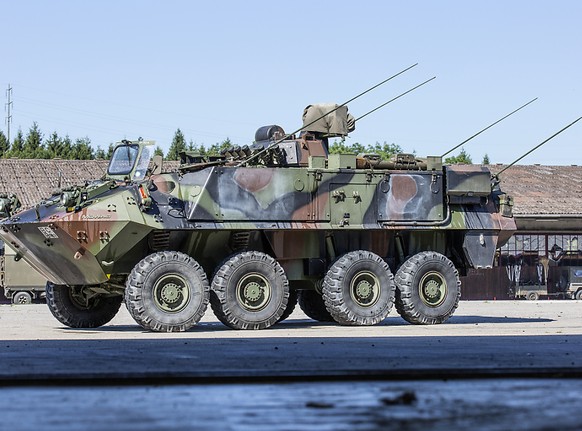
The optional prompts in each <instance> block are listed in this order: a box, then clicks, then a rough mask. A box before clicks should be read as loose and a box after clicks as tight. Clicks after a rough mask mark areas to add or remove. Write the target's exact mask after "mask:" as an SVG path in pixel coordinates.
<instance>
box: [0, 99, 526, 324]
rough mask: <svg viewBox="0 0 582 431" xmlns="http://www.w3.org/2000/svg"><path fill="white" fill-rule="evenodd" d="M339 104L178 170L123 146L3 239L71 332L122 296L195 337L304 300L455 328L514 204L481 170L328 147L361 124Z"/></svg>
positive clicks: (363, 317)
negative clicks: (471, 281) (103, 166)
mask: <svg viewBox="0 0 582 431" xmlns="http://www.w3.org/2000/svg"><path fill="white" fill-rule="evenodd" d="M334 106H335V108H334V110H333V112H331V111H330V106H328V105H324V106H320V105H310V106H309V107H308V108H306V110H305V113H304V124H305V127H304V128H303V129H302V130H301V132H300V133H298V134H293V135H286V134H285V132H284V131H283V129H282V128H281V127H279V126H276V125H271V126H265V127H261V128H260V129H259V130H258V131H257V134H256V136H255V142H254V143H253V144H251V145H248V146H245V147H236V148H231V149H229V150H228V151H225V152H224V154H223V155H221V156H218V157H211V158H206V157H202V156H200V155H196V154H192V153H183V154H182V160H181V162H182V163H181V165H180V167H179V168H178V169H177V170H175V171H174V172H164V170H163V168H162V166H161V160H157V161H156V162H155V163H154V164H152V163H151V155H152V148H153V147H152V144H153V143H152V142H148V141H142V140H138V141H123V142H121V143H119V144H118V145H117V146H116V147H115V149H114V152H113V155H112V158H111V161H110V164H109V167H108V170H107V174H106V175H105V177H104V178H103V179H101V180H99V181H91V182H87V183H85V184H84V185H80V186H77V187H71V188H68V189H65V190H61V191H59V192H58V193H55V194H54V195H53V196H51V197H49V198H48V199H46V200H45V201H43V202H40V203H39V204H38V205H36V206H35V207H34V208H31V209H28V210H26V211H23V212H20V213H17V214H14V215H12V216H11V217H9V218H7V219H5V220H4V221H3V222H2V223H1V224H0V236H1V237H2V239H3V240H4V241H6V242H7V243H8V244H10V245H11V247H13V248H14V249H15V250H16V251H17V253H18V257H19V258H23V259H25V260H26V261H27V262H28V263H30V264H31V265H32V266H33V267H34V268H36V269H37V270H38V271H39V272H40V273H41V274H42V275H43V276H44V277H46V279H47V280H49V282H48V283H47V286H46V298H47V303H48V306H49V308H50V310H51V311H52V313H53V314H54V316H55V317H56V318H57V319H58V320H59V321H60V322H62V323H63V324H65V325H68V326H71V327H98V326H100V325H103V324H105V323H107V322H109V321H110V320H111V319H112V318H113V317H114V316H115V314H116V313H117V311H118V309H119V307H120V305H121V303H122V302H123V300H125V304H126V306H127V309H128V310H129V312H130V314H131V315H132V316H133V318H134V319H135V320H136V322H137V323H138V324H140V325H141V326H142V327H144V328H146V329H148V330H152V331H184V330H187V329H189V328H190V327H192V326H193V325H194V324H196V323H197V322H198V321H199V320H200V318H201V317H202V316H203V314H204V313H205V311H206V309H207V306H208V304H210V305H211V307H212V310H213V311H214V313H215V314H216V316H217V317H218V319H219V320H220V321H221V322H223V323H224V324H226V325H228V326H229V327H231V328H235V329H263V328H268V327H270V326H272V325H274V324H276V323H277V322H279V321H281V320H283V319H284V318H286V317H287V316H289V315H290V313H291V312H292V310H293V307H294V306H295V304H296V303H297V302H298V303H299V305H300V307H301V308H302V309H303V311H305V313H306V314H307V315H308V316H310V317H312V318H314V319H317V320H321V321H335V322H338V323H339V324H342V325H373V324H377V323H379V322H381V321H383V320H384V319H385V318H386V316H387V315H388V313H389V312H390V310H391V308H392V307H393V305H394V304H395V306H396V309H397V311H398V313H400V315H401V316H402V317H403V318H404V319H406V320H407V321H408V322H411V323H415V324H436V323H442V322H444V321H446V320H447V319H448V318H449V317H450V316H451V315H452V314H453V312H454V310H455V309H456V308H457V305H458V302H459V298H460V296H461V282H460V278H459V274H464V273H465V272H466V271H467V269H468V268H487V267H491V266H492V265H493V260H494V255H495V251H496V249H497V247H499V246H500V245H502V244H503V243H504V242H505V241H506V240H507V239H508V238H509V237H510V236H511V234H512V233H513V232H514V230H515V229H516V227H515V223H514V220H513V218H512V211H511V205H512V201H511V199H510V198H509V197H508V196H506V195H505V194H504V193H503V192H502V191H501V190H499V187H498V186H497V185H495V184H493V185H492V181H491V175H490V172H489V170H488V169H487V168H485V167H481V166H443V164H442V162H441V158H440V157H428V158H426V159H419V158H417V157H415V156H413V155H406V154H402V155H397V156H395V157H394V158H393V159H392V160H380V159H379V158H378V157H377V156H374V155H370V154H368V155H361V156H357V155H354V154H329V152H328V140H329V139H330V138H332V137H341V136H345V135H346V134H347V133H348V132H349V131H350V130H353V128H354V126H355V125H354V121H353V118H352V117H351V116H350V115H349V114H348V111H347V107H345V106H337V105H334ZM326 113H329V115H326ZM318 117H321V118H320V119H318ZM313 120H316V121H313Z"/></svg>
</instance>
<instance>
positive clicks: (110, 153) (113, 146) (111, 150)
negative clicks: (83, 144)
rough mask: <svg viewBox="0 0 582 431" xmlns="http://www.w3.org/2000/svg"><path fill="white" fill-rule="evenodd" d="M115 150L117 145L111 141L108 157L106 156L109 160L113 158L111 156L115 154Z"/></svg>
mask: <svg viewBox="0 0 582 431" xmlns="http://www.w3.org/2000/svg"><path fill="white" fill-rule="evenodd" d="M113 150H115V145H113V143H110V144H109V146H108V147H107V157H105V158H106V159H107V160H109V159H111V156H113Z"/></svg>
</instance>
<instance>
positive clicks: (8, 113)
mask: <svg viewBox="0 0 582 431" xmlns="http://www.w3.org/2000/svg"><path fill="white" fill-rule="evenodd" d="M6 99H8V102H6V107H5V108H6V129H7V138H8V145H10V123H12V87H11V86H10V84H8V90H6Z"/></svg>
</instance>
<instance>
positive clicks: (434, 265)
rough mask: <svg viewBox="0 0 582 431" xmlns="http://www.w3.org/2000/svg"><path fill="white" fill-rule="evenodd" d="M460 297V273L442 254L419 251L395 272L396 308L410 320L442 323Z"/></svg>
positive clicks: (429, 323)
mask: <svg viewBox="0 0 582 431" xmlns="http://www.w3.org/2000/svg"><path fill="white" fill-rule="evenodd" d="M460 299H461V280H460V279H459V272H458V271H457V269H456V268H455V266H454V265H453V262H451V261H450V260H449V259H448V258H447V257H446V256H443V255H442V254H440V253H436V252H433V251H426V252H422V253H418V254H416V255H414V256H412V257H411V258H410V259H408V260H407V261H405V262H404V263H403V264H402V266H401V267H400V268H399V269H398V271H397V272H396V310H397V311H398V313H399V314H400V315H401V316H402V317H403V318H404V320H406V321H408V322H410V323H414V324H422V325H434V324H437V323H443V322H444V321H446V320H447V319H448V318H449V317H451V316H452V315H453V313H454V311H455V310H456V308H457V306H458V305H459V300H460Z"/></svg>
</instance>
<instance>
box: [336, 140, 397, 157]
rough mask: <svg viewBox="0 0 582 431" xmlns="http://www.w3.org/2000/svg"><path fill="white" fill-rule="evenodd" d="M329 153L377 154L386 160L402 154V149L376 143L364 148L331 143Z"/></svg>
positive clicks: (392, 145)
mask: <svg viewBox="0 0 582 431" xmlns="http://www.w3.org/2000/svg"><path fill="white" fill-rule="evenodd" d="M329 152H330V153H331V154H361V153H374V154H378V155H379V156H380V157H381V158H382V159H384V160H386V159H389V158H390V157H392V156H393V155H394V154H398V153H402V148H400V145H396V144H387V143H386V142H384V143H382V144H380V143H379V142H376V143H375V144H374V145H367V146H364V145H362V144H360V143H358V142H356V143H354V144H351V145H347V144H346V143H345V141H343V140H342V141H339V142H338V141H333V142H332V144H331V145H330V146H329Z"/></svg>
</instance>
